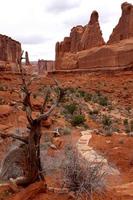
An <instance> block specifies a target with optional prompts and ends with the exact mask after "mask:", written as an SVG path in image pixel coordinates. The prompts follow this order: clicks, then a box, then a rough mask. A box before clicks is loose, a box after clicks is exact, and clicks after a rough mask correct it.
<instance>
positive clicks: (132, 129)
mask: <svg viewBox="0 0 133 200" xmlns="http://www.w3.org/2000/svg"><path fill="white" fill-rule="evenodd" d="M130 129H131V132H133V120H131V121H130Z"/></svg>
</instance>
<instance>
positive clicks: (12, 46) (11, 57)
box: [0, 35, 21, 68]
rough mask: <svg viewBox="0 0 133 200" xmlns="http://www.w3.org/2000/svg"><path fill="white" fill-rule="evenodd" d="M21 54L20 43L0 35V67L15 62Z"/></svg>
mask: <svg viewBox="0 0 133 200" xmlns="http://www.w3.org/2000/svg"><path fill="white" fill-rule="evenodd" d="M20 56H21V44H20V43H19V42H17V41H15V40H13V39H12V38H10V37H8V36H5V35H0V68H6V67H7V68H8V67H9V66H10V65H12V64H16V63H17V59H18V58H20Z"/></svg>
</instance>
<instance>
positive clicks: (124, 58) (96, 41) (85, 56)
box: [55, 3, 133, 70]
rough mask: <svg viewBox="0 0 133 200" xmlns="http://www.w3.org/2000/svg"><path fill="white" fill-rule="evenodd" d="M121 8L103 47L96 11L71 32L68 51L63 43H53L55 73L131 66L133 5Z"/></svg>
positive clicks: (132, 54) (132, 58) (125, 5)
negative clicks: (56, 71) (87, 21)
mask: <svg viewBox="0 0 133 200" xmlns="http://www.w3.org/2000/svg"><path fill="white" fill-rule="evenodd" d="M121 7H122V16H121V18H120V20H119V23H118V25H117V26H116V28H115V29H114V30H113V33H112V35H111V36H110V39H109V42H108V43H107V44H105V43H104V40H103V38H102V33H101V31H100V27H99V22H98V13H97V12H96V11H93V13H92V14H91V18H90V21H89V23H88V25H86V26H85V27H82V26H77V27H74V28H73V29H72V30H71V34H70V37H69V45H68V47H69V48H70V49H69V48H67V50H66V49H65V48H64V45H65V44H66V43H65V42H61V43H57V46H56V62H55V63H56V64H55V68H56V70H72V69H78V70H80V69H91V70H94V69H102V70H103V69H115V68H119V69H122V68H125V67H132V66H133V5H131V4H129V3H123V4H122V6H121ZM62 47H63V48H62ZM62 49H65V51H63V50H62Z"/></svg>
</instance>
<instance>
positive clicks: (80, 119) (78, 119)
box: [71, 115, 85, 126]
mask: <svg viewBox="0 0 133 200" xmlns="http://www.w3.org/2000/svg"><path fill="white" fill-rule="evenodd" d="M84 122H85V116H84V115H74V116H73V118H72V121H71V123H72V125H73V126H77V125H80V124H83V123H84Z"/></svg>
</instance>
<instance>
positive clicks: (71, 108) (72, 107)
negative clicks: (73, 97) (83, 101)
mask: <svg viewBox="0 0 133 200" xmlns="http://www.w3.org/2000/svg"><path fill="white" fill-rule="evenodd" d="M65 110H66V111H67V112H68V113H69V114H71V115H73V113H74V112H75V111H76V110H77V105H76V104H74V103H72V104H68V105H65Z"/></svg>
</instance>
